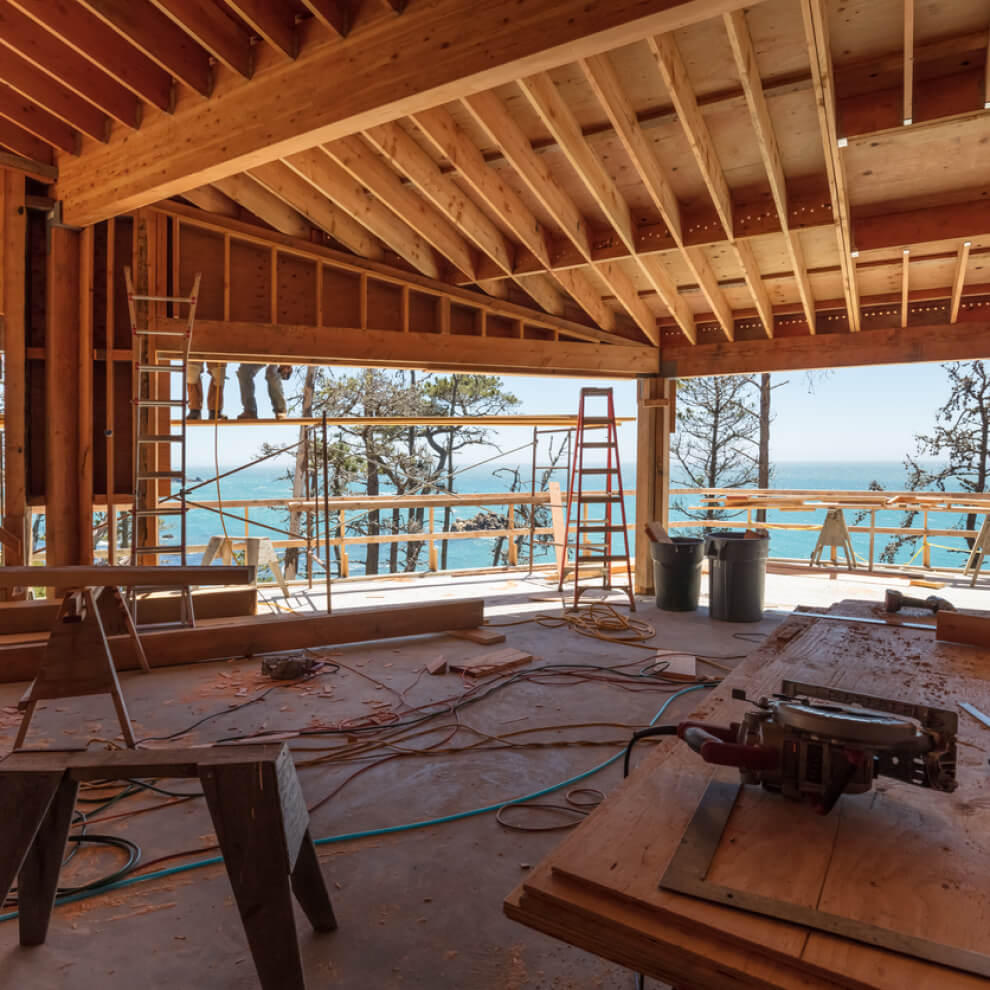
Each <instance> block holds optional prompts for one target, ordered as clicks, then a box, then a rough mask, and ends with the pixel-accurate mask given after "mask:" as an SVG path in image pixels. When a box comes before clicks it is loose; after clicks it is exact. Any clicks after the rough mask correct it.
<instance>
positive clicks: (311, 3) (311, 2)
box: [302, 0, 351, 38]
mask: <svg viewBox="0 0 990 990" xmlns="http://www.w3.org/2000/svg"><path fill="white" fill-rule="evenodd" d="M302 2H303V4H304V5H305V6H306V9H307V10H308V11H309V12H310V13H311V14H312V15H313V16H314V17H315V18H316V19H317V20H318V21H319V22H320V23H321V24H322V25H323V26H324V27H325V28H327V29H329V30H330V31H332V32H333V33H334V34H336V35H339V36H340V37H341V38H343V37H344V35H346V34H347V32H348V31H349V30H350V29H351V11H350V8H349V7H348V5H347V0H302Z"/></svg>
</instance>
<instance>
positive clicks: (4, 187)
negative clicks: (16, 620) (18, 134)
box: [0, 170, 31, 598]
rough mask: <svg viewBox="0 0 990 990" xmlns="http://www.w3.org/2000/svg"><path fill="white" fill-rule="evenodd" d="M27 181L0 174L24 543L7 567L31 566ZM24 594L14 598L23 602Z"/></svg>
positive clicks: (12, 466) (1, 301) (11, 483)
mask: <svg viewBox="0 0 990 990" xmlns="http://www.w3.org/2000/svg"><path fill="white" fill-rule="evenodd" d="M24 181H25V180H24V176H23V175H22V174H21V173H20V172H14V171H8V170H4V171H2V172H0V266H2V269H0V312H2V313H3V316H4V337H3V340H4V345H3V346H4V362H5V365H6V367H5V368H4V399H5V408H4V416H5V422H4V470H5V490H4V517H3V525H4V527H5V528H6V529H7V530H9V531H10V532H11V533H13V534H14V535H15V536H16V537H18V538H19V539H20V541H21V546H20V549H19V550H17V549H14V548H11V547H6V548H5V549H4V558H3V559H4V562H5V563H7V564H15V565H23V564H28V563H30V556H31V513H30V512H29V511H28V508H27V456H26V448H27V440H26V437H27V415H26V409H27V388H26V386H27V352H26V336H25V334H26V330H25V278H26V270H25V266H26V254H27V210H26V208H25V205H24ZM24 594H25V593H24V591H23V590H20V589H18V590H16V593H15V592H14V591H12V592H11V594H10V595H9V597H11V598H15V597H17V598H23V597H24Z"/></svg>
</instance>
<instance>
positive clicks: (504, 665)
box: [449, 648, 533, 677]
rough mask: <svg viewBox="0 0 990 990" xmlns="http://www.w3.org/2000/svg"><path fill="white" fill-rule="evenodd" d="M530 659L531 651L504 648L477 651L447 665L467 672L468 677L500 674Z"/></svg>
mask: <svg viewBox="0 0 990 990" xmlns="http://www.w3.org/2000/svg"><path fill="white" fill-rule="evenodd" d="M532 659H533V655H532V654H531V653H524V652H523V651H522V650H513V649H512V648H506V649H504V650H491V651H490V652H488V653H479V654H478V655H477V656H473V657H468V659H467V660H452V661H451V662H450V665H449V666H450V669H451V670H453V671H456V672H457V673H459V674H467V676H468V677H487V676H488V675H489V674H502V673H504V672H505V671H507V670H512V669H513V668H514V667H521V666H523V664H527V663H529V662H530V660H532Z"/></svg>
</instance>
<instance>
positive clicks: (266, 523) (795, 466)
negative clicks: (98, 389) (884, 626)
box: [163, 461, 965, 575]
mask: <svg viewBox="0 0 990 990" xmlns="http://www.w3.org/2000/svg"><path fill="white" fill-rule="evenodd" d="M506 466H507V465H506V464H504V463H500V464H496V465H483V466H480V467H467V468H465V469H462V470H461V472H460V473H459V474H458V477H457V483H456V488H457V491H458V492H460V493H462V494H468V493H472V492H502V491H509V489H510V482H511V475H512V473H511V471H506V470H505V468H506ZM514 466H516V465H509V467H514ZM518 467H519V476H520V478H521V479H522V487H523V491H525V492H528V491H529V475H530V467H529V464H528V463H525V464H520V465H518ZM289 470H290V466H289V465H287V464H286V463H285V462H275V463H271V462H270V463H267V464H260V465H256V466H255V467H252V468H249V469H246V470H244V471H241V472H238V473H236V474H233V475H231V476H229V477H227V478H224V479H223V480H222V481H221V482H220V491H221V494H222V497H223V499H225V500H235V499H260V498H278V497H286V496H288V495H290V494H291V491H292V482H291V480H290V477H289ZM214 473H215V472H214V469H213V467H212V465H200V466H196V467H193V468H191V469H190V471H189V478H190V482H192V480H193V479H197V478H198V479H202V480H206V479H209V478H211V477H212V476H213V475H214ZM622 473H623V482H624V487H625V488H626V489H627V490H629V489H632V488H634V487H635V477H636V472H635V465H634V464H632V463H627V464H623V465H622ZM555 477H556V478H557V479H559V480H561V481H563V479H564V472H562V471H561V472H559V473H557V474H556V475H555ZM874 482H875V483H878V484H879V485H881V486H882V487H883V488H884V489H886V490H888V491H902V490H904V488H905V472H904V467H903V464H902V463H900V462H898V461H889V462H861V461H848V462H820V461H808V462H782V463H778V464H776V465H775V467H774V474H773V478H772V482H771V487H772V488H779V489H809V490H843V489H847V490H866V489H868V488H869V487H870V484H871V483H874ZM563 487H565V488H566V483H565V484H564V485H563ZM674 487H675V488H676V487H677V485H676V479H675V485H674ZM360 493H361V492H360V489H356V490H355V492H354V494H360ZM194 497H199V498H202V499H203V500H215V499H216V498H217V487H216V484H215V483H213V482H211V483H210V484H208V485H206V486H204V487H202V488H199V489H198V490H197V491H196V493H195V494H194ZM672 502H673V503H674V506H675V509H674V510H673V511H672V512H671V517H670V518H671V521H672V522H673V521H678V520H686V519H688V518H690V517H689V515H688V514H687V513H685V512H679V511H677V509H676V506H677V504H678V503H683V505H684V506H685V507H687V508H690V507H691V506H697V505H698V498H697V496H691V495H687V496H678V495H675V496H674V497H673V499H672ZM491 509H492V511H496V512H502V511H504V508H502V507H498V506H492V507H491ZM625 509H626V517H627V520H628V522H629V523H633V521H634V520H635V498H634V497H632V496H628V497H627V498H626V499H625ZM228 511H229V512H230V513H231V515H232V516H234V517H243V514H244V510H243V509H240V508H230V509H229V510H228ZM479 511H481V510H480V509H479V508H478V507H476V506H470V505H465V506H463V507H458V508H457V509H456V510H455V511H454V513H453V519H454V520H466V519H469V518H471V517H472V516H474V515H475V514H476V513H478V512H479ZM249 513H250V520H251V535H255V536H263V535H267V536H271V537H272V538H273V539H281V538H284V536H285V533H284V530H285V529H286V527H287V513H286V511H285V510H284V509H272V508H257V507H254V508H251V509H250V510H249ZM442 518H443V517H442V513H440V512H439V511H438V512H437V527H438V528H439V527H440V524H441V521H442ZM732 518H734V519H736V520H745V513H742V514H738V515H736V516H734V517H732ZM823 518H824V513H823V512H822V511H818V512H784V511H772V512H770V513H769V514H768V520H767V521H768V522H771V523H773V522H787V523H803V524H807V525H810V526H814V527H816V528H815V529H809V530H804V531H783V530H771V531H770V554H771V556H773V557H790V558H804V559H806V558H807V557H808V556H809V554H810V553H811V551H812V549H813V547H814V544H815V540H816V538H817V527H818V526H820V525H821V522H822V520H823ZM846 521H847V523H848V524H849V525H850V526H851V525H853V524H854V522H855V513H853V512H847V513H846ZM225 523H226V528H227V531H228V532H229V533H230V534H231V535H235V536H238V535H243V534H244V523H243V521H241V519H240V518H229V517H228V518H227V519H226V520H225ZM959 523H960V517H959V516H957V515H950V514H947V513H931V514H930V516H929V526H931V527H933V528H944V529H952V528H954V527H957V526H958V525H959ZM861 524H864V523H861ZM876 524H877V526H882V527H893V526H902V525H904V513H903V511H899V510H898V511H880V512H877V514H876ZM912 525H914V526H920V525H921V519H920V517H919V518H917V519H916V520H915V522H914V523H913V524H912ZM222 532H223V528H222V526H221V523H220V519H219V517H218V516H217V515H216V514H215V513H213V512H210V511H208V510H204V509H194V510H191V511H190V513H189V517H188V542H189V545H197V544H205V543H207V541H208V540H209V538H210V537H211V536H214V535H219V534H221V533H222ZM677 532H678V533H680V534H682V535H684V534H687V533H689V532H698V530H697V528H692V529H678V530H677ZM171 535H172V538H173V539H174V533H173V534H171ZM168 538H169V534H168V533H166V539H168ZM888 539H889V537H888V536H885V535H882V534H878V535H877V537H876V542H875V554H876V555H877V556H879V553H880V552H881V551H882V549H883V548H884V546H885V545H886V543H887V541H888ZM852 540H853V545H854V548H855V550H856V552H857V553H858V554H859V555H860V556H862V557H863V558H864V559H865V558H866V556H867V553H868V549H869V536H868V534H866V533H854V534H853V535H852ZM494 547H495V540H494V539H492V538H486V537H479V538H478V539H470V540H451V541H449V547H448V561H447V566H448V567H449V568H472V567H488V566H491V565H492V563H493V551H494ZM918 547H920V542H919V544H918ZM948 548H954V550H953V549H948ZM916 549H917V547H914V548H912V547H905V548H902V549H901V550H900V551H899V552H898V553H897V555H896V556H895V561H896V562H897V563H907V562H909V561H910V560H911V559H912V555H913V554H914V553H915V551H916ZM964 549H965V541H964V540H963V539H962V537H957V536H942V537H934V538H933V546H932V549H931V562H932V564H933V565H935V566H955V567H958V566H961V564H962V563H963V562H964V561H965V556H964V554H963V553H962V552H961V551H963V550H964ZM348 553H349V555H350V563H351V574H352V575H355V574H362V573H363V572H364V555H365V547H364V546H363V545H352V546H351V547H349V548H348ZM526 559H527V558H526V557H525V556H521V558H520V560H521V562H525V561H526ZM550 559H552V550H551V549H550V548H542V549H541V551H539V552H537V554H536V557H535V560H536V562H538V563H539V562H544V563H545V562H547V561H548V560H550ZM190 560H191V562H193V563H195V562H196V561H197V560H198V554H191V556H190ZM381 560H382V567H383V568H384V569H387V567H388V546H387V545H384V546H382V549H381ZM918 561H919V562H920V557H919V558H918ZM163 562H165V561H164V560H163ZM418 567H419V569H424V568H425V567H426V555H425V550H424V552H423V555H422V557H421V558H420V561H419V564H418Z"/></svg>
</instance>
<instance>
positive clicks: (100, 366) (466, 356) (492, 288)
mask: <svg viewBox="0 0 990 990" xmlns="http://www.w3.org/2000/svg"><path fill="white" fill-rule="evenodd" d="M988 37H990V15H988V14H987V11H986V5H985V3H984V2H983V0H952V2H951V3H950V2H949V0H932V3H931V4H929V5H927V6H926V7H925V9H924V14H922V10H921V8H920V6H919V7H918V9H917V10H916V9H915V5H914V4H912V3H910V0H909V2H908V3H907V4H899V3H891V4H886V5H884V4H878V3H875V2H872V0H756V2H748V3H747V2H745V0H614V2H611V3H598V4H588V3H586V2H585V0H491V2H488V3H484V4H477V3H470V2H468V0H409V2H408V3H402V2H387V0H203V2H202V3H193V2H190V0H139V2H138V0H135V2H125V0H58V2H57V3H56V2H54V0H2V2H0V55H2V56H4V57H0V171H2V174H3V203H2V220H3V225H2V228H0V233H2V238H3V245H4V258H3V273H4V282H3V288H2V290H0V292H2V295H0V298H2V299H3V305H4V312H3V313H0V316H2V318H3V329H4V335H5V337H4V349H5V352H6V353H5V364H6V369H7V372H8V376H9V377H10V378H12V379H14V380H11V381H10V384H9V386H8V395H7V400H8V407H7V409H8V411H7V429H6V434H5V453H6V457H7V473H8V485H7V488H6V495H7V501H6V509H5V529H4V534H3V535H4V541H5V542H4V548H5V558H6V560H7V561H8V562H9V561H11V560H14V559H17V558H18V557H19V554H21V553H22V551H23V546H24V545H25V540H24V535H25V534H24V532H23V527H24V526H25V524H26V520H28V519H29V517H30V513H29V511H28V509H29V507H31V506H37V505H41V504H43V503H44V504H45V505H46V508H47V510H48V514H49V516H50V520H49V526H48V532H49V534H50V548H51V549H50V552H51V554H52V556H53V558H54V559H56V560H58V561H63V562H67V563H68V562H75V561H77V560H88V558H89V557H90V555H91V551H92V547H91V543H92V534H91V533H87V534H84V533H83V532H82V530H84V529H86V521H87V520H90V519H91V517H92V507H93V505H94V504H95V505H102V504H104V502H105V503H106V504H109V505H110V506H111V507H112V506H114V505H115V504H118V503H120V502H122V501H126V499H128V498H129V497H131V495H132V490H131V482H130V480H129V479H130V478H131V476H132V470H131V469H132V466H133V465H132V464H131V459H132V454H131V453H130V452H129V450H128V449H127V448H128V444H127V443H126V442H125V441H126V438H127V436H128V434H129V432H130V429H131V425H132V424H131V419H132V413H133V397H132V396H131V395H130V373H129V372H130V365H131V363H132V362H131V357H132V353H131V340H132V338H131V334H130V328H129V327H128V326H127V320H126V315H125V311H126V299H124V297H123V295H122V290H121V285H120V282H121V278H120V273H121V271H122V268H123V266H124V265H126V264H131V265H132V266H133V267H134V269H135V270H136V271H137V272H138V274H139V276H140V277H141V278H143V282H142V283H141V284H143V285H146V286H147V287H148V288H149V291H150V290H151V289H154V290H155V292H160V293H161V294H169V293H170V292H172V291H173V290H174V291H178V292H181V291H183V290H184V289H185V288H186V287H187V286H189V285H191V284H192V279H193V277H194V276H195V275H196V274H197V273H200V274H202V291H201V293H200V303H199V311H198V314H197V315H198V319H197V327H196V334H195V338H194V343H193V357H194V359H199V360H211V361H223V362H236V361H242V360H250V361H252V362H263V363H271V362H274V361H278V362H280V363H291V364H296V365H298V364H309V363H312V364H341V365H353V366H374V367H412V368H426V369H431V370H440V371H455V372H456V371H465V372H467V371H473V372H474V371H476V372H484V373H492V374H499V373H507V374H511V373H521V374H534V375H572V376H579V377H599V378H609V377H612V378H633V377H636V378H645V379H647V381H648V383H649V387H648V388H646V389H645V392H644V396H645V399H644V401H645V402H647V404H645V405H644V406H643V412H642V415H643V416H644V417H646V416H647V415H650V416H653V421H651V422H652V425H650V424H647V426H648V429H647V427H644V432H643V434H642V436H641V443H642V445H643V450H644V451H645V452H653V454H655V455H656V456H657V457H659V458H661V459H664V458H666V457H667V456H668V455H667V452H666V451H667V445H666V440H665V436H666V434H665V431H666V430H667V429H668V427H669V425H671V424H672V421H673V418H672V417H671V416H666V418H665V419H664V417H659V414H656V415H654V413H652V412H651V413H647V410H651V409H654V408H661V407H659V406H656V407H654V406H652V405H649V404H648V403H649V402H658V401H661V399H663V400H666V399H667V392H668V391H669V388H672V386H670V385H669V382H670V380H671V379H672V378H673V377H674V376H680V377H688V376H696V375H706V374H730V373H736V372H745V373H749V372H756V371H775V370H781V371H783V370H791V369H796V368H820V367H832V366H842V365H853V364H873V363H876V364H882V363H895V362H906V361H941V360H953V359H970V358H982V357H985V356H987V355H988V354H990V335H988V327H987V324H986V314H987V312H988V307H990V278H988V277H987V275H986V268H987V260H988V258H990V166H988V164H987V162H988V160H990V159H988V157H987V155H986V142H987V135H988V133H990V99H988V89H987V86H988V80H990V55H988V53H990V46H988ZM45 187H47V188H45ZM45 214H47V219H48V221H49V223H48V225H47V227H46V225H45V219H44V216H45ZM25 261H27V264H25ZM164 309H165V307H163V306H158V307H156V310H157V311H158V312H156V314H155V315H153V317H152V319H153V322H152V326H153V327H156V328H157V329H158V330H159V331H161V330H163V329H164V327H165V324H164V323H163V322H162V320H163V319H164ZM156 345H157V346H159V348H160V353H162V354H168V353H170V352H169V349H168V348H169V341H167V340H166V339H165V338H164V337H159V338H158V339H157V341H156ZM658 375H659V376H660V377H657V376H658ZM63 386H64V387H63ZM657 389H659V390H660V392H662V393H663V394H662V395H660V394H659V393H657ZM156 395H157V398H158V399H161V398H163V397H164V394H158V393H156ZM171 401H173V402H174V401H176V400H175V399H174V398H172V399H171ZM42 411H43V412H44V415H41V413H42ZM665 415H666V414H665ZM661 420H663V423H661ZM164 446H165V445H164V444H163V443H158V444H157V445H156V447H155V449H152V448H151V447H149V449H148V450H145V451H143V457H142V460H143V461H144V460H147V461H148V463H149V464H150V463H151V462H152V461H155V462H156V463H158V466H159V468H160V467H161V466H162V464H161V462H162V461H164V460H166V459H167V452H166V451H165V450H164V449H163V448H164ZM70 447H71V448H74V449H73V451H72V454H71V456H63V452H64V451H65V450H67V449H68V448H70ZM648 456H649V455H648ZM665 477H666V476H665V475H664V474H663V472H661V475H660V479H659V480H658V479H657V478H655V477H652V476H651V477H647V476H645V475H644V476H643V479H642V480H643V483H644V484H647V485H649V486H650V489H649V490H648V491H647V492H646V493H645V495H646V499H645V501H644V503H643V504H644V505H650V506H651V507H652V508H651V511H652V512H654V513H655V517H656V518H660V517H662V513H663V511H665V503H664V500H663V496H662V492H659V493H658V487H657V486H658V485H659V487H660V488H662V485H663V479H664V478H665ZM156 483H157V482H156ZM159 490H160V492H161V493H163V494H164V492H165V491H166V485H165V484H164V483H163V484H159ZM111 515H112V513H111ZM19 548H20V549H19ZM647 578H648V575H645V576H644V575H642V574H641V575H640V584H641V586H645V585H646V584H647V583H648V581H647V580H646V579H647Z"/></svg>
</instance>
